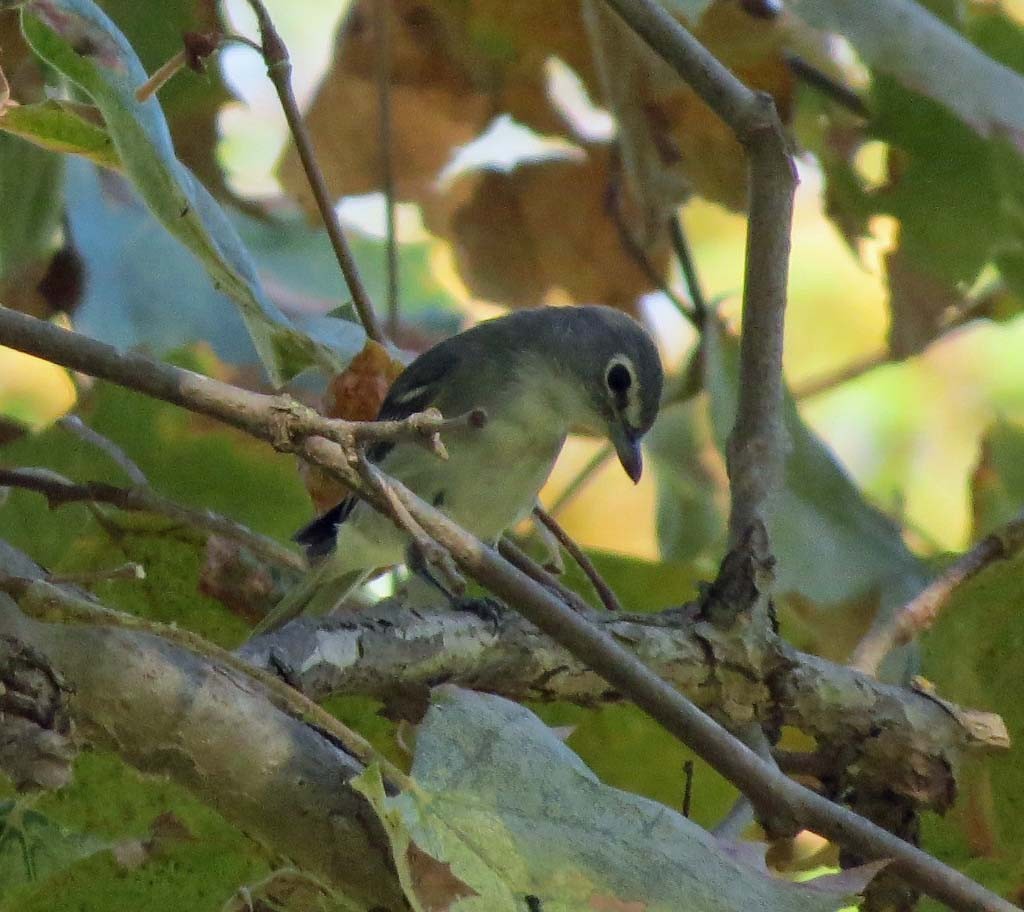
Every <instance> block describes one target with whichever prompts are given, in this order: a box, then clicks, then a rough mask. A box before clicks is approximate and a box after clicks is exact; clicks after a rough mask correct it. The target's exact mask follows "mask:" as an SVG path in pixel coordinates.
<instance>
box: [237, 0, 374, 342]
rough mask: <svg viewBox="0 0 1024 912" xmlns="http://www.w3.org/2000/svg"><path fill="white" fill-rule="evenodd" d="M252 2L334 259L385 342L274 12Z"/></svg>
mask: <svg viewBox="0 0 1024 912" xmlns="http://www.w3.org/2000/svg"><path fill="white" fill-rule="evenodd" d="M248 2H249V6H250V7H252V11H253V12H254V13H255V14H256V21H257V22H258V23H259V27H260V41H261V42H262V47H261V51H262V54H263V62H264V63H265V64H266V65H267V75H268V76H269V77H270V81H271V82H272V83H273V84H274V88H275V89H276V90H277V97H278V98H279V99H280V101H281V107H282V109H283V110H284V116H285V119H286V120H287V121H288V128H289V129H290V130H291V133H292V138H293V139H294V140H295V149H296V151H297V152H298V153H299V160H300V161H301V162H302V167H303V170H305V172H306V179H307V180H308V181H309V187H310V189H311V190H312V191H313V196H314V198H315V199H316V205H317V208H318V209H319V210H320V217H321V218H322V219H323V221H324V227H325V228H326V229H327V236H328V238H330V241H331V247H332V248H334V256H335V258H336V259H337V261H338V266H339V267H341V272H342V275H344V276H345V283H346V284H347V285H348V290H349V293H350V294H351V295H352V303H353V304H354V305H355V308H356V312H357V313H358V314H359V321H360V322H361V323H362V324H363V328H364V329H365V330H366V335H367V336H369V337H370V338H371V339H373V340H375V341H377V342H384V340H385V337H384V330H383V329H381V326H380V322H379V321H378V320H377V314H376V313H375V312H374V309H373V301H371V300H370V295H369V292H367V290H366V286H365V285H364V284H363V279H362V276H360V274H359V267H358V266H357V265H356V260H355V257H354V256H353V255H352V250H351V249H350V248H349V245H348V241H347V240H346V239H345V232H344V231H343V230H342V227H341V222H340V221H339V220H338V213H337V212H336V210H335V208H334V201H333V200H332V199H331V195H330V191H329V190H328V189H327V182H326V181H325V180H324V175H323V171H321V170H320V166H319V165H318V164H317V161H316V156H315V155H314V153H313V142H312V140H311V139H310V137H309V131H308V130H307V129H306V124H305V122H304V121H303V119H302V113H301V112H300V111H299V105H298V103H297V102H296V101H295V94H294V93H293V92H292V84H291V75H292V62H291V59H290V58H289V56H288V48H287V47H285V43H284V41H282V40H281V36H280V35H279V34H278V32H277V29H275V28H274V23H273V20H272V19H271V18H270V13H268V12H267V8H266V7H265V6H264V5H263V3H262V2H261V0H248Z"/></svg>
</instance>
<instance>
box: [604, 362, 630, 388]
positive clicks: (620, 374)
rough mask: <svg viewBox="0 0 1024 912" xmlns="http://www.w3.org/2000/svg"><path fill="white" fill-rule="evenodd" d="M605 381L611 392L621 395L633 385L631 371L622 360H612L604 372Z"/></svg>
mask: <svg viewBox="0 0 1024 912" xmlns="http://www.w3.org/2000/svg"><path fill="white" fill-rule="evenodd" d="M605 383H607V384H608V389H610V390H611V391H612V392H613V393H618V394H619V395H623V394H625V393H627V392H628V391H629V388H630V387H631V386H632V385H633V372H632V371H631V370H630V369H629V367H628V366H627V365H626V364H624V363H623V362H622V361H618V360H616V361H612V363H611V364H609V365H608V372H607V373H606V374H605Z"/></svg>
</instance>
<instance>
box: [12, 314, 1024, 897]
mask: <svg viewBox="0 0 1024 912" xmlns="http://www.w3.org/2000/svg"><path fill="white" fill-rule="evenodd" d="M0 343H2V344H7V345H11V346H13V347H15V348H18V349H19V350H21V351H26V352H28V353H29V354H34V355H36V356H38V357H42V358H46V359H48V360H51V361H56V362H57V363H60V364H64V365H66V366H71V367H75V368H76V369H78V370H83V371H85V372H86V373H92V374H94V375H97V376H102V377H104V378H106V379H109V380H114V381H115V382H118V383H122V384H123V385H127V386H129V387H130V388H133V389H138V390H141V391H143V392H147V393H150V394H151V395H156V396H158V397H159V398H163V399H167V400H168V401H171V402H175V403H178V404H184V405H189V404H190V403H191V402H192V401H193V400H194V401H195V402H197V403H198V404H199V405H200V406H201V407H199V408H196V410H197V411H201V412H202V413H203V414H208V415H213V416H215V417H221V416H223V417H224V420H226V421H227V422H228V423H229V424H233V425H234V426H236V427H243V428H244V429H246V430H248V431H249V432H250V433H252V434H253V435H254V436H257V437H260V438H262V439H264V440H269V441H270V442H272V443H274V444H275V445H276V446H278V447H279V448H282V449H289V450H293V451H295V452H298V453H299V455H301V456H302V457H303V458H304V459H306V460H308V461H310V462H312V463H314V464H316V465H320V466H322V467H324V468H326V469H327V470H328V471H330V472H332V473H333V474H334V475H335V476H336V477H338V478H339V479H341V480H342V481H345V482H346V483H347V484H349V486H350V487H351V488H352V489H353V490H356V491H359V492H364V486H363V485H362V484H361V482H360V477H359V473H358V472H356V471H355V470H354V469H353V466H352V464H351V459H352V457H353V452H352V450H351V449H345V448H343V447H341V446H339V445H338V444H337V443H334V442H332V441H331V440H328V439H326V438H324V437H316V436H303V437H302V438H301V439H300V440H298V441H295V440H294V438H293V434H292V432H294V431H295V430H296V428H299V429H301V428H303V427H304V424H303V421H304V420H305V421H308V420H309V419H308V417H300V418H294V417H291V418H290V417H289V416H294V415H295V411H296V410H295V409H294V408H287V409H285V410H284V414H282V408H281V400H280V399H276V398H274V397H267V396H259V395H257V394H255V393H247V392H245V391H243V390H238V389H236V388H234V387H230V386H227V385H226V384H217V383H216V381H212V380H209V379H208V378H202V377H198V375H195V374H190V373H188V372H185V371H179V370H177V369H175V368H172V367H170V366H169V365H166V364H155V363H154V362H152V361H149V359H146V358H142V357H140V356H138V355H123V356H122V355H120V354H118V353H117V352H116V351H115V350H114V349H112V348H110V347H109V346H106V345H102V344H100V343H96V342H93V341H91V340H88V339H84V338H83V337H81V336H78V335H76V334H75V333H70V332H67V331H65V330H60V329H57V328H56V327H54V326H50V325H49V324H45V323H42V322H41V321H38V320H34V319H33V318H31V317H24V316H23V315H21V314H16V313H14V312H12V311H9V310H5V309H2V308H0ZM215 387H219V388H222V389H223V397H224V398H223V399H218V398H217V397H216V395H215V394H214V392H213V390H214V388H215ZM306 411H307V412H308V410H306ZM320 420H322V419H320ZM390 484H391V488H392V490H393V491H394V493H395V494H396V495H397V496H398V497H399V498H400V499H401V501H402V502H403V503H404V505H405V507H406V508H407V509H408V511H409V513H410V515H411V516H412V517H413V519H415V520H416V522H417V523H418V524H419V525H420V526H421V527H422V528H423V529H424V530H425V531H426V532H428V533H429V534H430V535H431V536H432V537H433V538H434V540H435V541H437V542H438V543H439V544H441V545H442V546H444V547H445V548H447V550H448V552H449V553H450V554H451V556H452V557H453V558H454V559H455V561H456V563H458V564H459V565H460V566H461V567H462V569H463V570H465V571H466V572H467V573H468V574H469V575H470V576H472V577H473V578H474V579H476V580H477V581H478V582H480V583H481V584H482V585H484V586H486V587H487V588H488V589H490V590H491V591H492V592H494V593H495V594H496V595H498V596H499V597H500V598H503V599H505V600H506V601H507V602H508V603H509V604H511V605H513V606H514V607H515V608H516V610H518V611H519V612H520V613H521V614H522V615H523V616H524V617H526V618H527V619H528V620H529V621H531V622H532V623H534V624H535V625H536V626H537V627H539V628H540V629H541V630H542V631H544V632H545V633H547V634H548V635H549V636H550V637H552V638H553V639H555V640H556V641H557V642H558V643H560V644H561V645H562V646H564V647H565V648H566V649H567V650H568V651H569V652H571V653H572V654H573V655H575V656H577V657H578V658H579V659H581V660H582V661H583V662H585V663H586V664H587V665H589V666H590V667H591V668H592V669H593V670H594V671H595V672H596V673H597V674H599V675H600V676H601V677H603V678H604V679H605V680H606V681H608V682H609V683H610V684H611V685H612V686H613V687H614V688H616V689H617V690H619V691H620V692H621V693H622V694H623V695H624V696H627V697H628V698H630V699H631V700H633V702H635V703H636V704H637V705H638V706H639V707H641V708H642V709H643V710H645V711H646V712H647V713H649V714H650V715H651V716H652V717H653V718H655V719H656V720H657V721H658V722H660V723H661V724H662V725H663V726H664V727H665V729H666V730H667V731H669V732H671V733H672V734H673V735H674V736H675V737H677V738H679V739H680V740H681V741H683V742H684V743H686V744H688V745H689V746H690V747H691V748H692V749H693V750H694V751H696V753H698V754H699V755H700V756H701V757H702V758H703V759H704V760H706V761H707V762H708V763H710V764H711V765H712V766H713V767H714V768H715V769H717V770H718V771H719V772H720V773H721V774H722V775H724V776H725V777H726V778H727V779H729V781H731V782H732V783H733V784H734V785H736V787H737V788H739V789H740V790H741V791H742V792H743V793H744V794H745V795H747V796H748V797H749V798H750V799H751V802H752V803H753V804H754V805H755V806H756V807H758V808H759V810H760V811H761V814H762V817H764V818H769V819H771V820H772V822H773V826H774V827H778V828H781V825H782V824H785V825H786V826H787V827H788V828H791V829H796V828H797V827H799V826H805V827H808V828H810V829H813V830H815V831H816V832H818V833H820V834H822V835H824V836H826V837H829V838H831V839H834V840H836V841H838V842H840V843H841V844H842V845H843V846H844V847H846V848H847V849H849V850H851V851H854V852H857V853H858V854H859V855H861V856H864V857H866V858H871V859H875V858H891V859H893V860H894V861H893V869H894V870H896V871H897V872H898V873H899V874H900V875H902V876H903V877H904V878H905V879H906V880H907V881H908V882H909V883H910V884H912V885H913V886H915V887H917V888H919V889H921V890H923V891H924V892H926V893H928V894H929V895H931V896H933V897H935V898H937V899H941V900H943V901H945V902H948V903H950V904H951V905H953V906H955V907H956V908H962V909H974V908H976V909H983V910H999V912H1006V910H1010V909H1013V908H1014V907H1013V906H1012V905H1010V904H1009V903H1007V902H1006V901H1005V900H1003V899H1001V898H1000V897H998V896H996V895H995V894H994V893H991V892H990V891H988V890H985V889H984V888H983V887H981V886H980V885H979V884H977V883H975V882H974V881H972V880H970V878H967V877H965V876H964V875H962V874H960V873H959V872H957V871H954V870H952V869H951V868H948V867H946V866H945V865H943V864H942V863H941V862H939V861H937V860H936V859H935V858H933V857H931V856H930V855H928V854H926V853H925V852H922V851H921V850H920V849H917V848H915V847H914V846H912V845H910V844H909V843H906V842H904V841H903V840H901V839H899V838H898V837H896V836H893V835H892V834H891V833H889V832H887V831H886V830H883V829H882V828H881V827H878V826H875V825H874V824H872V823H870V822H869V821H867V820H865V819H864V818H862V817H860V816H858V815H857V814H854V813H852V812H850V811H848V810H847V809H845V808H842V807H839V806H838V805H835V804H833V803H832V802H830V801H829V800H828V799H826V798H824V797H822V796H820V795H816V794H814V793H813V792H811V791H810V790H808V789H806V788H804V787H803V786H801V785H798V784H797V783H796V782H793V781H792V780H790V779H788V778H787V777H785V776H784V775H782V774H781V773H780V772H779V770H778V769H777V768H776V767H775V766H774V764H770V763H767V762H765V761H764V760H762V759H761V758H760V757H758V756H757V755H756V754H755V753H754V752H753V751H751V750H750V749H749V748H748V747H746V746H745V745H743V744H742V743H741V742H739V741H737V740H736V739H735V738H734V737H732V736H731V735H730V734H729V733H728V732H727V731H726V730H725V729H724V728H723V727H722V726H721V725H719V724H718V723H717V722H715V721H714V720H712V719H711V718H710V717H708V716H707V715H705V714H704V713H703V712H702V711H701V710H699V709H698V708H697V707H696V706H694V705H693V703H691V702H690V701H689V700H688V699H687V698H686V697H684V696H683V695H682V694H680V693H679V692H678V691H677V690H675V689H674V688H673V687H672V686H671V685H670V684H668V683H667V682H665V681H663V680H661V679H660V678H658V677H657V676H656V675H654V674H653V673H652V672H651V671H650V670H649V669H648V668H647V667H646V666H645V665H644V664H643V663H642V662H641V661H640V660H639V659H638V658H637V657H636V656H635V655H634V654H633V653H631V652H630V651H628V650H627V649H625V648H624V647H623V646H621V645H620V644H619V643H618V642H617V641H616V640H614V639H613V638H611V637H610V636H608V634H607V633H605V632H604V631H603V630H601V629H599V628H598V627H596V626H594V625H593V624H591V623H589V622H588V621H587V620H585V619H584V618H582V617H580V616H579V615H578V614H576V612H574V611H573V610H572V609H570V608H568V607H567V606H566V605H565V604H564V603H563V602H562V601H561V600H559V599H557V598H556V597H555V596H553V595H552V594H551V593H550V592H548V590H547V589H545V588H544V587H543V586H541V585H540V584H539V583H537V582H534V581H533V580H532V579H530V578H529V577H527V576H525V575H524V574H523V573H522V572H521V571H519V570H517V569H516V568H514V567H513V566H512V565H511V564H509V563H508V562H507V561H505V560H504V559H503V558H502V557H500V556H499V555H498V554H497V552H495V551H494V550H493V549H492V548H489V547H487V546H485V545H484V544H482V543H481V542H480V541H478V540H477V539H475V538H473V537H472V536H471V535H469V534H468V533H466V532H465V531H464V530H463V529H461V528H460V527H459V526H457V525H456V524H455V523H453V522H452V521H451V520H450V519H449V518H448V517H447V516H445V515H444V514H443V513H441V512H439V511H438V510H437V509H435V508H433V507H431V506H430V505H429V504H427V503H426V502H424V501H423V500H421V499H420V498H418V497H416V496H415V495H413V494H412V493H411V492H410V491H409V490H408V489H407V488H405V487H404V486H403V485H402V484H400V483H399V482H397V481H394V480H390ZM364 496H365V495H364ZM763 610H764V606H760V607H759V608H758V607H757V606H752V613H753V615H754V616H756V615H757V614H759V613H760V611H763Z"/></svg>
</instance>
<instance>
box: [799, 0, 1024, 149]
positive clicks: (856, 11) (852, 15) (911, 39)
mask: <svg viewBox="0 0 1024 912" xmlns="http://www.w3.org/2000/svg"><path fill="white" fill-rule="evenodd" d="M788 6H789V7H790V8H791V9H792V10H793V11H794V12H795V13H796V14H797V15H799V16H801V17H802V18H803V19H805V20H806V21H807V22H808V23H810V24H811V25H813V26H815V27H816V28H820V29H824V30H825V31H830V32H837V33H839V34H840V35H842V36H843V37H844V38H846V39H847V40H848V41H849V42H850V43H851V44H852V45H853V46H854V47H855V48H856V49H857V51H858V53H859V54H860V55H861V56H862V57H863V58H864V59H865V61H867V63H868V64H870V65H871V66H872V67H873V68H875V69H877V70H879V71H880V72H882V73H888V74H889V75H891V76H892V77H893V78H894V79H896V80H897V81H898V82H899V83H900V84H901V85H903V86H904V87H905V88H908V89H912V90H914V91H915V92H920V93H922V94H924V95H927V96H928V97H929V98H933V99H935V100H936V101H938V102H940V103H941V104H942V105H944V106H945V107H946V108H947V109H949V110H950V111H952V112H953V113H955V114H956V115H957V117H959V118H960V119H961V120H962V121H963V122H964V123H966V124H968V125H969V126H970V127H971V128H972V129H973V130H975V131H977V133H978V134H980V135H981V136H986V137H992V136H1007V137H1009V138H1010V140H1011V141H1012V142H1013V143H1014V144H1015V145H1016V146H1017V147H1018V148H1019V149H1020V148H1024V79H1021V77H1020V76H1018V75H1017V74H1016V73H1014V72H1013V71H1012V70H1010V69H1008V68H1007V67H1005V66H1002V65H1001V64H999V63H997V62H996V61H994V60H992V59H991V58H990V57H987V56H986V55H985V54H984V53H982V51H980V50H979V49H978V48H977V47H976V46H974V45H973V44H971V43H970V41H968V40H967V39H965V38H964V37H963V36H962V35H959V34H958V33H957V32H956V31H954V30H953V29H952V28H950V27H949V26H948V25H946V24H945V23H944V22H942V21H941V20H940V19H938V18H937V17H936V16H935V15H933V14H932V13H931V12H929V11H928V10H927V9H925V8H924V7H922V6H919V5H918V4H917V3H914V2H913V0H879V2H876V3H873V4H872V5H871V8H870V14H869V13H868V11H867V10H866V9H865V8H864V7H861V6H858V5H857V4H851V3H847V2H844V0H792V2H791V3H789V4H788Z"/></svg>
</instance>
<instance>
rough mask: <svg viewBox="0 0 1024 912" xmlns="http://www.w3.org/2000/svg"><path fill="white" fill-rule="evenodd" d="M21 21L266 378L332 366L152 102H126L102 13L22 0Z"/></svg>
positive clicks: (128, 57) (126, 78)
mask: <svg viewBox="0 0 1024 912" xmlns="http://www.w3.org/2000/svg"><path fill="white" fill-rule="evenodd" d="M22 28H23V30H24V32H25V36H26V38H27V39H28V41H29V44H31V46H32V48H33V50H34V51H35V52H36V53H37V54H38V55H39V56H40V57H42V58H43V59H44V60H46V61H47V62H48V63H50V64H51V65H52V66H54V67H55V68H56V69H58V70H59V71H60V72H61V73H63V74H64V75H65V76H67V77H68V78H69V79H71V80H72V82H74V83H75V84H76V85H78V86H79V87H80V88H81V89H83V90H84V91H85V92H86V93H87V94H88V95H89V97H90V98H91V99H92V101H93V103H94V104H95V105H96V107H97V108H99V110H100V112H101V113H102V115H103V118H104V120H105V122H106V127H107V130H108V131H109V133H110V137H111V139H112V140H113V143H114V147H115V148H116V150H117V153H118V156H119V157H120V159H121V161H122V163H123V165H124V170H125V173H126V174H127V175H128V176H129V177H130V178H131V179H132V181H133V182H134V183H135V186H136V187H137V188H138V190H139V193H140V194H141V195H142V197H143V199H144V200H145V201H146V203H147V205H148V206H149V207H150V208H151V209H152V211H153V214H154V215H155V216H156V217H157V219H158V220H159V221H160V222H161V223H162V224H163V225H164V227H165V228H166V229H167V230H168V231H170V232H171V234H173V235H174V236H175V237H176V238H178V240H179V241H181V242H182V243H183V244H185V246H186V247H188V248H189V249H190V250H191V251H192V252H193V253H194V254H195V255H196V256H197V257H198V258H199V259H200V261H201V262H202V263H203V265H204V266H205V268H206V269H207V271H208V272H209V274H210V277H211V279H212V280H213V282H214V284H215V285H216V286H217V287H218V288H219V289H220V290H222V291H223V292H224V293H226V294H227V295H228V296H229V297H230V298H231V299H232V300H233V301H234V302H235V304H236V306H237V307H238V309H239V311H240V313H241V314H242V317H243V318H244V319H245V322H246V325H247V327H248V329H249V333H250V335H251V336H252V339H253V343H254V344H255V346H256V350H257V352H258V353H259V356H260V359H261V361H262V362H263V364H264V366H265V367H266V369H267V372H268V374H269V375H270V377H271V379H272V381H273V382H274V383H275V384H277V385H280V384H281V383H283V382H284V381H286V380H287V379H289V378H291V377H293V376H295V375H296V374H297V373H299V372H300V371H302V370H304V369H305V368H307V367H309V366H311V365H314V364H316V365H319V366H320V367H322V368H324V369H325V370H327V371H328V372H332V373H333V372H336V371H337V370H339V369H341V368H342V367H343V366H344V360H343V359H341V358H339V357H338V356H337V355H336V354H335V353H334V352H333V351H332V350H331V349H330V348H329V347H328V346H326V345H322V344H320V343H317V342H315V341H313V340H312V339H310V338H309V337H308V336H306V335H305V334H303V333H301V332H299V331H298V330H296V329H295V328H294V327H293V326H292V325H291V324H290V323H289V321H288V319H287V318H286V317H285V316H284V314H282V313H281V312H280V311H279V310H278V309H277V307H275V306H274V305H273V304H272V303H271V302H270V301H269V299H268V298H267V297H266V295H265V294H264V292H263V289H262V287H261V285H260V282H259V278H258V276H257V274H256V269H255V266H254V264H253V262H252V259H251V258H250V256H249V254H248V252H247V251H246V249H245V247H244V245H243V244H242V242H241V240H240V238H239V237H238V233H237V232H236V231H235V229H234V227H233V226H232V225H231V223H230V221H229V220H228V218H227V217H226V216H225V214H224V212H223V211H222V210H221V208H220V206H219V205H218V204H217V202H216V200H214V199H213V197H212V196H211V195H210V194H209V192H208V191H207V190H206V189H205V188H204V187H203V186H202V184H200V183H199V181H198V180H196V178H195V177H194V175H193V174H192V173H191V172H190V171H189V170H188V169H187V168H186V167H185V166H184V165H182V164H181V162H179V161H178V159H177V157H176V156H175V154H174V148H173V145H172V143H171V136H170V132H169V130H168V127H167V122H166V120H165V119H164V115H163V112H162V111H161V109H160V105H159V102H158V101H157V100H156V99H155V98H150V99H149V100H147V101H145V102H139V101H137V100H136V99H135V94H134V93H135V89H136V88H138V86H140V85H141V84H142V83H143V82H144V81H145V79H146V73H145V70H144V69H143V67H142V64H141V63H140V62H139V60H138V58H137V57H136V56H135V52H134V51H133V50H132V48H131V46H130V45H129V44H128V42H127V40H126V39H125V38H124V36H123V35H122V34H121V33H120V32H119V31H118V30H117V28H116V26H114V24H113V23H112V22H111V21H110V19H108V18H107V16H106V15H105V14H104V13H103V12H102V11H101V10H100V9H99V8H98V7H96V6H95V4H93V3H92V2H91V0H30V2H28V3H26V4H25V5H24V7H23V14H22Z"/></svg>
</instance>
